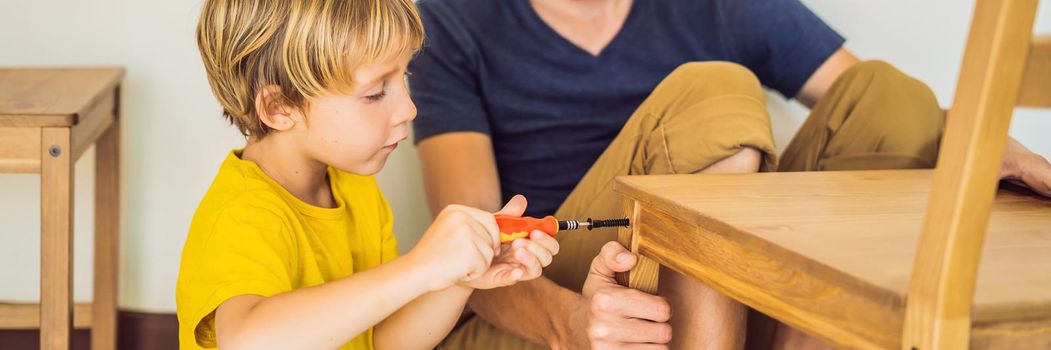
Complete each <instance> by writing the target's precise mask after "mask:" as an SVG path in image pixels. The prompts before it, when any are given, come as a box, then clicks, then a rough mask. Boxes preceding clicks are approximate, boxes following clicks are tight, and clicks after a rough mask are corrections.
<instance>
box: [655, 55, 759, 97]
mask: <svg viewBox="0 0 1051 350" xmlns="http://www.w3.org/2000/svg"><path fill="white" fill-rule="evenodd" d="M658 89H672V90H678V91H680V92H688V93H691V94H700V95H702V96H701V97H702V98H704V97H714V96H719V95H727V94H737V95H747V96H752V97H755V98H757V99H763V88H762V84H760V83H759V79H758V78H756V76H755V74H754V73H752V71H750V70H748V68H745V67H744V66H742V65H740V64H737V63H733V62H724V61H710V62H690V63H686V64H683V65H681V66H679V67H678V68H676V69H675V70H674V71H672V73H671V74H669V75H668V77H666V78H665V79H664V81H663V82H661V85H660V86H658Z"/></svg>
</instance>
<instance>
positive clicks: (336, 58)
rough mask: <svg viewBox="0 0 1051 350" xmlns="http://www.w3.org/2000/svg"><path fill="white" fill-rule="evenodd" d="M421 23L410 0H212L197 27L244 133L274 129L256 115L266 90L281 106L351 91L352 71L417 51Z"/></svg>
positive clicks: (213, 76)
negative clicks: (274, 89) (276, 93)
mask: <svg viewBox="0 0 1051 350" xmlns="http://www.w3.org/2000/svg"><path fill="white" fill-rule="evenodd" d="M422 42H423V24H422V23H421V22H420V16H419V14H418V13H417V11H416V6H415V5H414V4H413V3H412V0H206V1H205V3H204V7H203V9H202V10H201V18H200V20H199V21H198V23H197V47H198V49H200V51H201V59H202V60H203V61H204V68H205V71H207V73H208V82H209V84H210V85H211V87H212V92H213V93H215V97H216V98H217V99H218V100H219V103H220V104H221V105H222V107H223V115H224V116H225V117H226V118H227V119H228V120H229V121H230V123H231V124H233V125H235V126H237V128H238V129H239V130H240V131H241V134H243V135H245V136H249V137H254V138H261V137H263V136H266V135H267V134H268V133H269V132H270V131H271V129H270V128H269V127H267V126H266V125H265V124H263V123H262V121H261V120H260V119H259V116H258V114H257V111H256V110H255V98H256V95H257V94H258V93H259V92H260V91H261V90H262V89H263V88H265V87H267V86H271V85H273V86H277V87H279V88H280V90H281V96H279V98H281V100H282V101H281V102H282V103H284V104H286V105H288V106H290V107H294V108H299V109H303V108H304V107H305V106H306V99H307V98H310V97H316V96H320V95H323V94H333V93H346V92H349V91H350V89H352V88H353V86H354V80H353V73H354V71H355V70H356V69H357V68H359V67H361V66H363V65H368V64H374V63H377V62H380V61H382V60H386V59H393V58H395V57H400V56H401V55H403V54H405V53H410V52H415V51H417V50H419V48H420V46H421V45H422Z"/></svg>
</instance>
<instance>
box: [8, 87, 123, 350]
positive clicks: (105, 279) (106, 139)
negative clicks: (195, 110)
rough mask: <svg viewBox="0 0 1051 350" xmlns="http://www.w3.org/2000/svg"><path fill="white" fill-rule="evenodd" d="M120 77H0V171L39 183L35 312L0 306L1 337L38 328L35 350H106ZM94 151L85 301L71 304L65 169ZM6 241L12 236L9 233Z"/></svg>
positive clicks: (113, 323) (111, 311) (68, 176)
mask: <svg viewBox="0 0 1051 350" xmlns="http://www.w3.org/2000/svg"><path fill="white" fill-rule="evenodd" d="M123 75H124V70H123V69H121V68H97V69H62V68H59V69H0V172H4V173H39V174H40V196H41V200H40V207H41V208H40V209H41V217H40V220H41V222H40V229H41V233H40V234H41V238H40V247H41V251H40V260H41V268H40V275H41V276H40V303H39V304H13V303H5V304H0V328H8V329H31V328H38V327H39V329H40V345H41V346H40V348H41V349H69V347H70V337H71V334H72V330H73V328H74V327H77V328H91V348H92V349H94V350H102V349H115V348H116V334H117V254H118V249H117V247H118V240H119V238H118V237H119V236H118V230H119V227H120V218H119V212H120V206H119V201H118V199H119V197H120V196H119V188H120V180H119V174H120V123H119V119H118V117H119V116H120V83H121V79H122V77H123ZM91 145H96V151H95V242H94V255H95V261H94V301H93V302H92V303H91V304H78V305H74V304H73V284H72V281H73V278H72V277H73V263H72V262H73V260H72V256H73V249H72V248H73V222H72V219H73V168H74V163H75V162H76V160H77V159H78V158H80V156H81V155H82V154H83V153H84V151H85V150H87V149H88V148H89V147H90V146H91ZM8 233H9V234H11V233H13V234H21V233H14V232H8Z"/></svg>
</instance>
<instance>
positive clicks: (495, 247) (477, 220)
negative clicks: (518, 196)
mask: <svg viewBox="0 0 1051 350" xmlns="http://www.w3.org/2000/svg"><path fill="white" fill-rule="evenodd" d="M499 252H500V234H499V230H498V229H497V227H496V220H495V219H493V214H490V213H488V212H485V211H483V210H479V209H475V208H470V207H466V206H462V205H455V204H454V205H450V206H448V207H445V209H442V211H441V213H439V214H438V217H436V218H435V219H434V223H432V224H431V227H430V228H428V229H427V232H425V233H424V234H423V237H422V238H420V241H419V242H418V243H416V246H415V247H413V249H412V251H410V252H409V253H408V254H406V256H405V257H406V258H408V259H411V260H413V263H414V264H415V265H419V266H422V267H423V269H424V273H425V274H424V275H423V276H424V278H425V279H427V280H428V281H429V285H428V288H430V290H432V291H436V290H442V289H445V288H448V287H449V286H452V285H453V284H455V283H457V282H459V281H461V280H475V279H478V278H479V277H481V276H482V275H483V273H485V272H486V271H487V270H489V265H490V263H492V261H493V257H495V256H496V255H497V254H498V253H499Z"/></svg>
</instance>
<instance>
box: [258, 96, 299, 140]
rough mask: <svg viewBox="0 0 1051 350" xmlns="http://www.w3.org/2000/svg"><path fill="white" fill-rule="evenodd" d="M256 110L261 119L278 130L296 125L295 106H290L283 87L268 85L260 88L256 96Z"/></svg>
mask: <svg viewBox="0 0 1051 350" xmlns="http://www.w3.org/2000/svg"><path fill="white" fill-rule="evenodd" d="M255 111H256V115H258V116H259V120H260V121H262V122H263V124H265V125H266V126H268V127H270V128H271V129H274V130H277V131H285V130H289V129H292V127H293V126H295V125H296V121H295V118H294V117H293V116H292V113H295V108H292V107H291V106H288V104H287V102H286V100H285V98H284V94H282V93H281V87H279V86H277V85H268V86H266V87H264V88H263V89H261V90H259V93H258V94H256V96H255Z"/></svg>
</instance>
